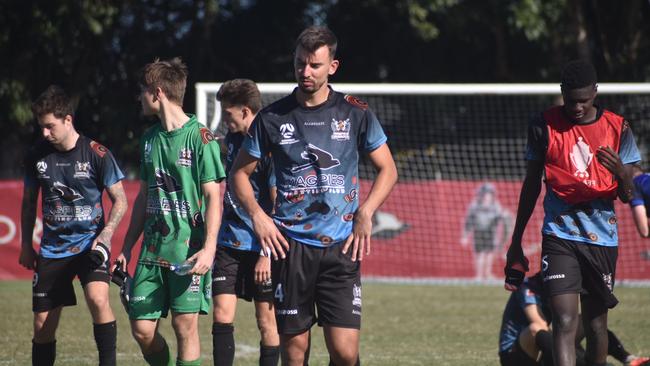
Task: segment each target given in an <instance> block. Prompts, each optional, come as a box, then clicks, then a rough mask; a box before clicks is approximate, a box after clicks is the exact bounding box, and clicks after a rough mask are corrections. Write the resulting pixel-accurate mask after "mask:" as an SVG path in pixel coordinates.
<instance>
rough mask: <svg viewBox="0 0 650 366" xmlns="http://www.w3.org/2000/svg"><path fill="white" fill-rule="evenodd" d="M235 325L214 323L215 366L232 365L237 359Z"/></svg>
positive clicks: (213, 352) (213, 349)
mask: <svg viewBox="0 0 650 366" xmlns="http://www.w3.org/2000/svg"><path fill="white" fill-rule="evenodd" d="M234 331H235V327H233V326H232V324H223V323H213V324H212V357H213V358H214V365H215V366H231V365H232V364H233V362H234V360H235V336H234V334H233V333H234Z"/></svg>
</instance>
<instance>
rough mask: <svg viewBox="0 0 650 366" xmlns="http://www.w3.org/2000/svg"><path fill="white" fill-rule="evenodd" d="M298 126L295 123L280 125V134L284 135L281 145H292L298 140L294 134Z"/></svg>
mask: <svg viewBox="0 0 650 366" xmlns="http://www.w3.org/2000/svg"><path fill="white" fill-rule="evenodd" d="M295 130H296V128H295V127H294V125H293V123H283V124H282V125H280V135H282V140H280V145H290V144H295V143H296V142H298V140H296V139H295V138H294V136H293V133H294V131H295Z"/></svg>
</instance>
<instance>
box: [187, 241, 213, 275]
mask: <svg viewBox="0 0 650 366" xmlns="http://www.w3.org/2000/svg"><path fill="white" fill-rule="evenodd" d="M216 253H217V250H216V248H214V249H213V248H212V247H209V248H203V249H201V250H199V251H198V252H196V253H194V255H193V256H191V257H189V258H188V259H187V261H190V262H191V261H196V263H194V267H192V270H191V271H190V272H189V273H190V274H196V275H201V276H202V275H204V274H206V273H208V271H209V270H210V268H212V263H213V262H214V255H215V254H216Z"/></svg>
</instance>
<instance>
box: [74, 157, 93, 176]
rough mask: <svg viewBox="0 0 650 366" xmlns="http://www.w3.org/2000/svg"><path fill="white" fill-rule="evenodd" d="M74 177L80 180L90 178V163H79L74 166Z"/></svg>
mask: <svg viewBox="0 0 650 366" xmlns="http://www.w3.org/2000/svg"><path fill="white" fill-rule="evenodd" d="M74 177H75V178H77V179H79V178H90V162H89V161H84V162H83V163H82V162H80V161H77V162H76V163H75V164H74Z"/></svg>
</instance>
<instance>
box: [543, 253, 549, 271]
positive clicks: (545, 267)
mask: <svg viewBox="0 0 650 366" xmlns="http://www.w3.org/2000/svg"><path fill="white" fill-rule="evenodd" d="M546 271H548V255H545V256H543V257H542V272H546Z"/></svg>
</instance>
